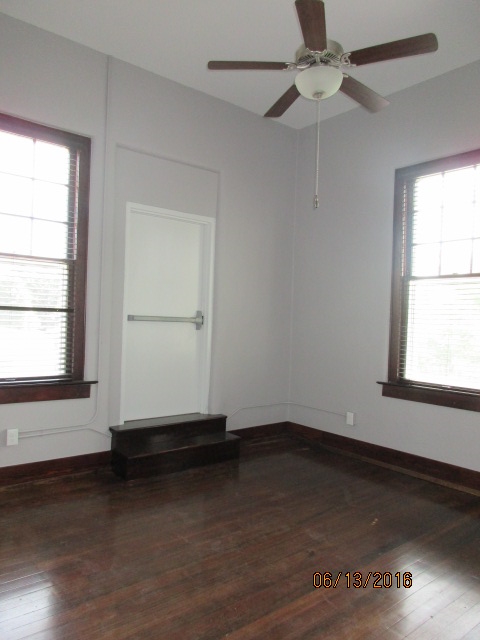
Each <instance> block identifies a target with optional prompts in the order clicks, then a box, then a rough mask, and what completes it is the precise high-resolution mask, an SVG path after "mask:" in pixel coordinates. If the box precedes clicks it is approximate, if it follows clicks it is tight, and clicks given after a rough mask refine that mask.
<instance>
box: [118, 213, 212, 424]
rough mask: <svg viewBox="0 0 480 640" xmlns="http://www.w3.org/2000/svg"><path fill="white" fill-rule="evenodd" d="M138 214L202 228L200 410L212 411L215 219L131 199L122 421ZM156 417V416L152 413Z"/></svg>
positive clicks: (204, 411) (123, 330) (127, 248)
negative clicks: (132, 251)
mask: <svg viewBox="0 0 480 640" xmlns="http://www.w3.org/2000/svg"><path fill="white" fill-rule="evenodd" d="M135 213H140V214H144V215H145V214H146V215H153V216H158V217H162V218H166V219H171V220H178V221H182V222H187V223H190V224H194V225H198V226H200V227H201V229H202V231H203V233H202V273H201V282H200V289H201V296H200V297H201V307H200V308H201V309H202V311H203V312H204V323H203V328H202V330H201V331H200V332H199V334H200V335H201V338H202V341H201V347H200V358H199V360H200V363H199V368H200V369H199V372H198V380H199V384H200V389H199V398H200V408H199V410H200V412H201V413H208V412H209V410H208V406H209V393H210V371H211V354H212V348H211V347H212V313H213V278H214V258H215V218H210V217H207V216H200V215H196V214H193V213H185V212H181V211H174V210H171V209H164V208H161V207H152V206H150V205H144V204H139V203H136V202H127V204H126V225H125V230H126V233H125V274H124V289H123V290H124V296H123V322H122V365H121V366H122V371H121V397H120V421H121V423H123V422H124V416H125V407H124V399H125V366H126V335H127V314H128V310H127V299H126V296H125V290H126V278H127V268H128V256H129V225H130V221H131V218H132V215H133V214H135ZM152 417H156V416H152Z"/></svg>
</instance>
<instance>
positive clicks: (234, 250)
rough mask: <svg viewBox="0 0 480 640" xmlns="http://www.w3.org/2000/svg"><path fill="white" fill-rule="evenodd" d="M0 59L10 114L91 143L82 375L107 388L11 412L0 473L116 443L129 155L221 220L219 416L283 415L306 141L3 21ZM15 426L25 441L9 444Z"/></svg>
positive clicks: (242, 421)
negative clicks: (299, 174)
mask: <svg viewBox="0 0 480 640" xmlns="http://www.w3.org/2000/svg"><path fill="white" fill-rule="evenodd" d="M0 60H1V65H0V86H1V87H2V90H1V92H0V110H1V111H3V112H5V113H10V114H12V115H16V116H20V117H24V118H28V119H31V120H35V121H38V122H41V123H44V124H48V125H52V126H57V127H60V128H65V129H68V130H72V131H75V132H77V133H80V134H83V135H87V136H91V137H92V139H93V158H92V184H91V209H90V211H91V213H90V237H89V242H90V245H89V273H88V277H89V280H88V292H87V358H86V363H87V364H86V369H87V375H88V377H89V378H90V379H98V380H99V384H98V386H97V387H93V392H92V397H91V398H90V399H86V400H64V401H59V402H38V403H28V404H26V403H25V404H23V403H20V404H10V405H1V406H0V466H8V465H15V464H22V463H26V462H33V461H38V460H45V459H52V458H59V457H64V456H70V455H80V454H84V453H91V452H95V451H101V450H107V449H109V448H110V442H109V434H108V426H109V425H111V424H112V422H114V421H115V417H116V416H117V415H118V393H119V384H120V371H119V366H118V353H119V349H120V346H121V335H120V333H119V322H121V315H118V313H117V311H118V309H120V308H121V297H122V295H123V267H124V264H123V252H122V250H123V237H124V235H123V234H124V216H125V209H124V207H123V206H122V205H121V204H119V202H120V200H119V198H120V199H121V197H122V193H121V191H122V189H121V188H119V187H118V184H119V180H122V175H121V174H120V175H118V174H117V172H119V165H118V157H119V154H120V155H122V153H125V152H126V153H127V154H128V153H131V154H132V153H133V154H136V155H137V157H138V158H139V169H140V168H141V166H144V167H146V168H147V170H148V167H151V166H152V163H153V165H155V167H156V170H158V168H159V167H160V170H161V171H165V172H168V171H169V170H170V169H171V168H172V167H174V169H173V170H172V173H171V175H170V177H171V176H172V175H173V176H174V177H175V179H172V180H170V179H166V178H165V175H166V174H163V181H162V178H159V181H158V185H153V186H154V189H153V191H155V192H156V193H157V194H158V192H160V191H161V192H162V198H163V199H164V200H163V202H164V204H163V205H162V206H166V207H171V208H175V207H177V208H179V209H181V210H184V209H185V208H186V209H187V210H188V209H190V208H193V209H195V210H194V211H193V212H194V213H200V214H204V211H199V210H198V209H199V208H200V209H205V208H208V209H209V211H210V212H211V215H215V216H216V217H217V247H216V273H215V303H214V318H213V361H212V380H211V401H210V405H211V406H210V410H211V411H212V412H223V413H226V414H227V415H229V416H232V414H235V415H233V416H232V418H231V420H230V422H229V427H230V428H234V427H242V426H250V425H252V424H259V423H264V422H271V421H272V420H273V419H276V420H283V419H285V418H286V407H285V405H284V404H282V402H284V400H285V398H286V396H287V392H288V356H289V352H288V337H289V331H290V318H289V314H288V308H289V301H290V292H291V258H292V226H293V216H292V211H293V199H294V179H295V178H294V174H293V172H292V167H293V166H294V164H295V142H296V133H295V132H294V131H292V130H290V129H288V128H286V127H283V126H281V125H279V124H276V123H272V122H269V121H266V120H263V119H262V118H260V117H258V116H255V115H252V114H249V113H247V112H245V111H243V110H241V109H238V108H235V107H232V106H231V105H228V104H226V103H223V102H221V101H219V100H216V99H213V98H210V97H208V96H206V95H204V94H201V93H199V92H196V91H193V90H190V89H187V88H185V87H182V86H180V85H177V84H175V83H173V82H171V81H168V80H164V79H162V78H159V77H157V76H155V75H153V74H151V73H147V72H144V71H142V70H140V69H138V68H136V67H133V66H130V65H127V64H124V63H122V62H120V61H117V60H109V59H108V58H107V57H106V56H104V55H102V54H99V53H96V52H94V51H91V50H89V49H87V48H84V47H81V46H79V45H76V44H74V43H72V42H70V41H68V40H65V39H63V38H59V37H57V36H54V35H52V34H49V33H47V32H45V31H42V30H39V29H36V28H34V27H31V26H28V25H26V24H24V23H22V22H19V21H16V20H13V19H11V18H8V17H6V16H5V15H2V14H0ZM168 167H169V168H170V169H168ZM199 176H200V178H199ZM183 178H184V182H183V184H181V186H180V190H179V180H180V181H181V179H183ZM206 183H208V184H206ZM152 184H153V183H152V180H150V181H147V183H146V186H145V192H144V195H145V198H146V199H148V198H150V197H151V193H152V192H151V191H150V192H149V189H151V187H152ZM213 184H214V186H212V185H213ZM122 186H123V185H122ZM212 189H213V190H214V192H215V197H214V199H213V204H212V196H211V194H212ZM205 194H207V195H205ZM123 196H124V197H126V194H125V193H123ZM139 199H140V198H139ZM145 204H148V202H145ZM212 209H213V211H212ZM260 404H261V405H266V406H265V407H262V408H260V409H255V408H253V409H250V407H256V406H258V405H260ZM239 409H240V411H238V410H239ZM7 428H18V429H19V430H20V444H19V446H17V447H6V446H4V445H5V437H4V434H2V433H1V432H2V431H4V430H5V429H7ZM2 436H3V438H2Z"/></svg>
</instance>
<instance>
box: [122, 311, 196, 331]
mask: <svg viewBox="0 0 480 640" xmlns="http://www.w3.org/2000/svg"><path fill="white" fill-rule="evenodd" d="M127 320H128V321H129V322H133V321H140V322H190V323H192V324H194V325H195V329H196V330H197V331H199V330H200V329H201V328H202V326H203V313H202V312H201V311H197V313H196V314H195V316H193V317H192V318H182V317H178V316H137V315H128V316H127Z"/></svg>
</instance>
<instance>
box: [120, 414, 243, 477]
mask: <svg viewBox="0 0 480 640" xmlns="http://www.w3.org/2000/svg"><path fill="white" fill-rule="evenodd" d="M226 420H227V419H226V416H224V415H221V414H219V415H212V414H200V413H189V414H182V415H178V416H166V417H160V418H148V419H146V420H132V421H128V422H125V424H123V425H119V426H116V427H110V431H111V433H112V468H113V471H114V472H115V473H116V474H117V475H118V476H120V477H121V478H124V479H126V480H129V479H132V478H139V477H146V476H151V475H158V474H164V473H173V472H175V471H182V470H184V469H188V468H190V467H197V466H202V465H206V464H211V463H214V462H221V461H223V460H230V459H233V458H238V456H239V451H240V438H239V437H238V436H235V435H234V434H231V433H227V432H226Z"/></svg>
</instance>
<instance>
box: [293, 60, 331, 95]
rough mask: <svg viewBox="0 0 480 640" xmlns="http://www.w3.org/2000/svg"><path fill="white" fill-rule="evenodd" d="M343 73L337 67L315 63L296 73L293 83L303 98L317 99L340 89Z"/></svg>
mask: <svg viewBox="0 0 480 640" xmlns="http://www.w3.org/2000/svg"><path fill="white" fill-rule="evenodd" d="M342 82H343V73H342V72H341V71H340V69H337V67H331V66H328V65H324V64H315V65H313V66H311V67H309V68H308V69H305V70H304V71H301V72H300V73H298V74H297V76H296V78H295V85H296V87H297V89H298V91H299V93H300V95H302V96H303V97H304V98H308V99H309V100H318V99H319V98H321V99H322V100H324V99H325V98H329V97H330V96H333V95H334V94H335V93H337V91H338V90H339V89H340V87H341V85H342Z"/></svg>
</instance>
